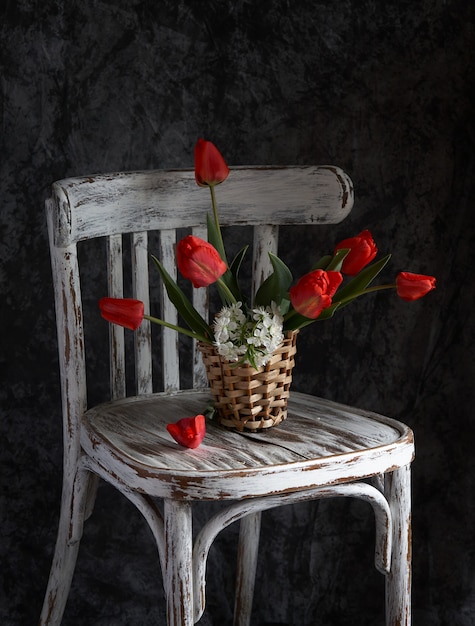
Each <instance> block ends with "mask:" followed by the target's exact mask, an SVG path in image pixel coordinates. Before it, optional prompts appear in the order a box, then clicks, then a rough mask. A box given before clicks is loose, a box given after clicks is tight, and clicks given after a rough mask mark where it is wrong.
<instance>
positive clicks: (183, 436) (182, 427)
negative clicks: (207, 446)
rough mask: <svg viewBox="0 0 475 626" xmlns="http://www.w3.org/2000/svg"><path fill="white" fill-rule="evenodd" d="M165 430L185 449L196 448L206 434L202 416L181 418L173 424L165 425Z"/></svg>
mask: <svg viewBox="0 0 475 626" xmlns="http://www.w3.org/2000/svg"><path fill="white" fill-rule="evenodd" d="M167 430H168V432H169V433H170V435H171V436H172V437H173V439H174V440H175V441H176V442H177V443H179V444H180V445H181V446H184V447H185V448H197V447H198V446H199V445H200V443H201V442H202V441H203V439H204V436H205V434H206V423H205V417H204V415H195V416H194V417H183V418H182V419H181V420H178V422H175V423H174V424H167Z"/></svg>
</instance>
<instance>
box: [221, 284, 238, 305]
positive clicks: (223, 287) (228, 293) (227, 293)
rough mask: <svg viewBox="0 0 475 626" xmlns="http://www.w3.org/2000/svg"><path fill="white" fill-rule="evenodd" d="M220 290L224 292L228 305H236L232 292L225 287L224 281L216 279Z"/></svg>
mask: <svg viewBox="0 0 475 626" xmlns="http://www.w3.org/2000/svg"><path fill="white" fill-rule="evenodd" d="M216 282H217V283H218V284H219V286H220V288H221V289H222V290H223V291H224V293H225V294H226V296H227V298H228V300H229V303H230V304H236V302H237V300H236V298H235V297H234V294H233V292H232V291H231V289H229V287H228V286H227V285H226V283H225V281H224V280H223V279H222V278H218V280H217V281H216Z"/></svg>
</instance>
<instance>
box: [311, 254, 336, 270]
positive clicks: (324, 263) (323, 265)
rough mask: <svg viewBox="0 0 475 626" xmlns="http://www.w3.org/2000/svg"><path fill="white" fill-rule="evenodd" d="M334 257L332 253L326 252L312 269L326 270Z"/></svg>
mask: <svg viewBox="0 0 475 626" xmlns="http://www.w3.org/2000/svg"><path fill="white" fill-rule="evenodd" d="M332 258H333V257H332V256H331V254H326V255H325V256H322V258H321V259H320V261H318V263H315V265H313V266H312V269H311V271H312V272H313V271H314V270H326V269H327V267H328V265H329V263H330V262H331V260H332Z"/></svg>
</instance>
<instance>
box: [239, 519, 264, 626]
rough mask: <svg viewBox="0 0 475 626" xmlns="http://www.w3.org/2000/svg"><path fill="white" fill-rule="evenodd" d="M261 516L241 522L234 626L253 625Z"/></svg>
mask: <svg viewBox="0 0 475 626" xmlns="http://www.w3.org/2000/svg"><path fill="white" fill-rule="evenodd" d="M261 516H262V513H261V512H260V511H258V512H257V513H251V514H250V515H247V516H246V517H243V518H242V520H241V522H240V528H239V548H238V562H237V580H236V599H235V603H234V626H249V625H250V623H251V612H252V599H253V596H254V583H255V580H256V570H257V556H258V552H259V535H260V530H261Z"/></svg>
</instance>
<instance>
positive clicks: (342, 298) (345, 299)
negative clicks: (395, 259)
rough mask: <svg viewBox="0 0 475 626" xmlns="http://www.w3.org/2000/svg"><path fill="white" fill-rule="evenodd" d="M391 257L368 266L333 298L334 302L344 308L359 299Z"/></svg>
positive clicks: (388, 256)
mask: <svg viewBox="0 0 475 626" xmlns="http://www.w3.org/2000/svg"><path fill="white" fill-rule="evenodd" d="M390 258H391V255H390V254H388V255H387V256H385V257H384V258H383V259H380V260H379V261H377V262H376V263H373V264H372V265H368V267H365V268H364V269H363V270H361V272H360V273H359V274H358V275H357V276H355V277H354V278H353V279H352V280H351V281H350V282H349V283H348V284H347V285H345V287H342V288H341V289H339V290H338V291H337V293H336V294H335V295H334V296H333V302H341V303H342V306H343V305H346V304H349V302H351V301H352V300H354V299H355V298H357V297H358V296H359V295H361V293H362V292H363V291H364V290H365V289H366V287H368V285H369V284H370V283H371V282H372V281H373V280H374V279H375V278H376V276H377V275H378V274H379V273H380V271H381V270H382V269H383V268H384V266H385V265H386V264H387V262H388V261H389V259H390Z"/></svg>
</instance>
